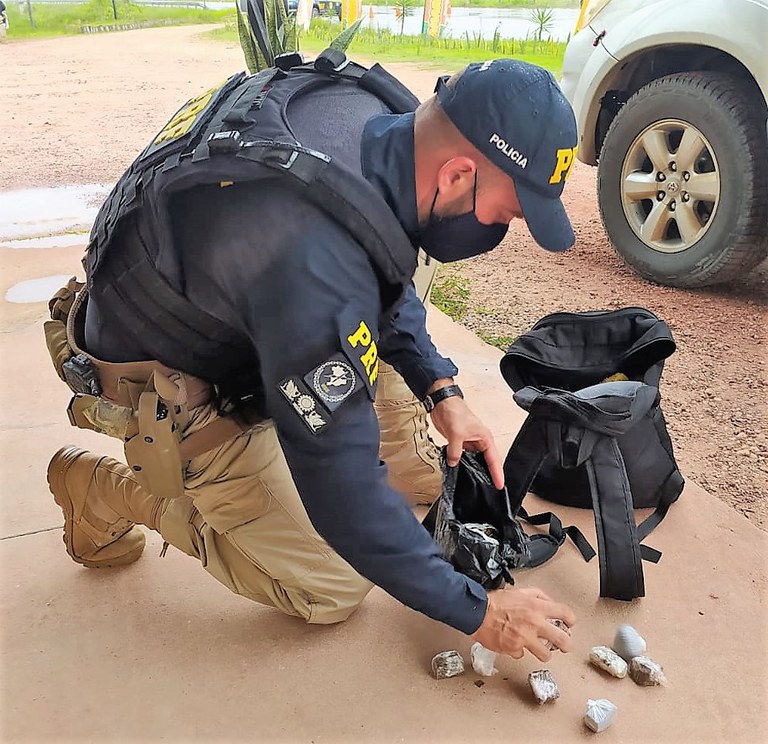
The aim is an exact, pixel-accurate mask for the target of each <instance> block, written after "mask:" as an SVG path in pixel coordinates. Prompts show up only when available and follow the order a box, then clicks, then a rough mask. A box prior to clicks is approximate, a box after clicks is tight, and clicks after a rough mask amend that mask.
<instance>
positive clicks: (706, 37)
mask: <svg viewBox="0 0 768 744" xmlns="http://www.w3.org/2000/svg"><path fill="white" fill-rule="evenodd" d="M695 5H696V11H695V13H694V12H692V11H691V3H677V2H675V3H670V2H653V3H651V4H649V5H646V6H644V7H637V8H636V10H635V11H634V12H632V13H622V14H618V13H614V14H612V13H610V12H607V13H606V14H605V15H604V14H600V15H598V16H597V18H595V19H594V21H593V22H592V26H591V27H588V28H586V29H584V30H583V31H582V32H581V33H580V34H579V35H581V34H584V35H585V36H586V37H590V38H591V39H593V40H594V39H595V38H596V37H598V35H601V38H600V41H599V42H598V47H597V49H596V50H595V53H593V54H592V55H591V56H590V57H589V59H588V61H587V64H586V66H585V67H584V71H583V73H582V74H581V81H583V82H580V83H579V85H578V86H577V88H576V91H575V93H574V96H573V98H572V100H574V101H588V102H589V104H590V105H589V106H588V107H584V106H583V107H581V110H580V111H579V112H578V113H577V121H578V125H579V132H580V133H583V134H581V135H580V137H581V139H582V140H583V141H582V142H581V146H580V150H579V158H580V159H581V160H583V161H584V162H587V163H590V164H592V165H594V164H595V163H596V153H595V143H594V131H595V126H596V122H597V116H598V114H599V111H600V106H599V103H600V99H602V97H603V95H604V94H605V92H606V91H607V90H610V89H611V88H612V87H615V82H616V80H617V79H618V78H619V76H620V73H621V68H622V66H623V64H624V63H625V61H626V60H628V59H630V58H631V57H633V56H634V55H636V54H638V53H640V52H646V51H648V50H649V49H653V48H657V47H663V46H676V45H680V44H691V45H695V46H707V47H712V48H714V49H719V50H722V51H724V52H726V53H727V54H730V55H731V56H732V57H734V58H735V59H737V60H738V61H739V62H741V64H742V65H744V67H745V68H746V69H747V70H748V71H749V72H750V74H751V75H752V77H753V78H754V79H755V81H756V82H757V85H758V86H759V87H760V90H761V91H762V94H763V100H764V101H766V100H768V55H767V54H766V52H765V46H766V39H768V5H767V4H765V3H764V2H760V1H759V0H697V2H696V3H695ZM609 8H610V6H609ZM745 29H749V33H745ZM639 30H641V31H639ZM576 38H577V37H574V39H576ZM572 43H573V42H572ZM601 48H602V52H603V53H602V54H598V53H597V51H598V50H600V49H601Z"/></svg>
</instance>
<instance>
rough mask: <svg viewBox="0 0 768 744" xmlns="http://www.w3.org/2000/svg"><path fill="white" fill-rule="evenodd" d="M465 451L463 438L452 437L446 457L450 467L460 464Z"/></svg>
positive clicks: (446, 450) (446, 449)
mask: <svg viewBox="0 0 768 744" xmlns="http://www.w3.org/2000/svg"><path fill="white" fill-rule="evenodd" d="M463 451H464V442H463V440H462V438H461V437H451V438H450V439H449V440H448V444H447V446H446V448H445V457H446V460H447V461H448V465H450V467H454V466H455V465H458V464H459V460H460V459H461V453H462V452H463Z"/></svg>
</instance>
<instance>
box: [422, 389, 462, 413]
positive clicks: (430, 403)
mask: <svg viewBox="0 0 768 744" xmlns="http://www.w3.org/2000/svg"><path fill="white" fill-rule="evenodd" d="M454 395H458V396H459V398H463V397H464V393H462V392H461V388H460V387H459V386H458V385H446V386H445V387H441V388H439V389H438V390H435V392H434V393H430V394H429V395H427V397H426V398H424V400H423V401H421V402H422V403H423V404H424V408H426V409H427V413H430V412H431V411H433V410H434V409H435V406H436V405H437V404H438V403H439V402H440V401H441V400H445V399H446V398H453V396H454Z"/></svg>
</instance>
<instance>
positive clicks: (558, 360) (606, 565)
mask: <svg viewBox="0 0 768 744" xmlns="http://www.w3.org/2000/svg"><path fill="white" fill-rule="evenodd" d="M674 350H675V341H674V339H673V337H672V333H671V331H670V329H669V327H668V326H667V324H666V323H664V322H663V321H662V320H660V319H659V318H658V317H657V316H656V315H654V314H653V313H652V312H650V311H649V310H646V309H645V308H640V307H628V308H623V309H621V310H615V311H606V312H603V311H598V312H586V313H555V314H553V315H548V316H546V317H545V318H542V319H541V320H540V321H538V322H537V323H536V324H535V325H534V326H533V328H531V330H530V331H528V332H527V333H525V334H523V335H522V336H520V337H519V338H518V339H517V340H516V341H515V342H514V343H513V344H512V345H511V346H510V347H509V349H508V351H507V353H506V354H505V356H504V357H503V358H502V360H501V372H502V375H503V377H504V379H505V380H506V381H507V383H508V384H509V386H510V387H511V388H512V389H513V390H514V391H515V395H514V397H515V401H516V402H517V403H518V404H519V405H520V406H521V407H523V408H524V409H526V410H527V411H528V413H529V415H528V418H527V419H526V421H525V423H524V424H523V427H522V428H521V430H520V432H519V433H518V435H517V437H516V438H515V441H514V442H513V444H512V446H511V448H510V450H509V453H508V455H507V458H506V460H505V463H504V474H505V482H506V487H507V490H508V491H509V499H510V505H511V508H512V509H513V511H514V513H516V514H517V515H518V516H520V517H521V518H524V519H526V520H527V521H528V522H529V523H531V524H547V523H549V524H550V535H551V536H552V537H553V539H552V540H551V541H550V542H549V543H548V544H546V546H548V548H549V550H550V554H549V555H548V556H546V557H544V560H546V558H548V557H551V556H552V555H554V553H555V552H556V550H557V547H558V546H559V544H560V543H562V541H564V540H565V537H566V536H568V535H569V534H570V536H571V537H574V539H575V541H576V542H577V545H578V546H579V547H580V549H581V551H582V554H583V555H584V556H585V558H587V559H589V558H590V557H591V555H590V551H589V550H585V549H584V541H582V540H581V539H580V538H579V536H580V533H579V534H578V535H577V534H576V533H577V532H578V531H574V528H567V529H563V528H562V527H561V526H560V523H559V520H557V518H556V517H553V515H551V514H549V513H547V514H542V515H536V516H533V517H529V516H528V515H527V513H526V512H525V510H524V509H523V508H522V501H523V499H524V497H525V494H526V493H527V492H528V491H529V490H530V491H532V492H533V493H535V494H537V495H538V496H541V497H542V498H544V499H547V500H549V501H554V502H556V503H559V504H564V505H566V506H576V507H581V508H592V509H593V510H594V512H595V526H596V531H597V540H598V554H599V556H600V596H603V597H612V598H615V599H624V600H630V599H634V598H635V597H642V596H644V594H645V586H644V580H643V570H642V564H641V558H642V559H645V560H650V561H653V562H657V561H658V560H659V558H660V555H661V554H660V553H659V552H658V551H655V550H653V549H652V548H648V547H647V546H644V545H640V543H641V542H642V541H643V540H644V539H645V538H646V537H647V535H648V534H649V533H650V532H651V531H652V530H653V529H654V528H655V527H656V526H657V525H658V524H659V523H660V522H661V520H662V519H663V518H664V516H665V515H666V513H667V510H668V509H669V507H670V506H671V504H673V503H674V502H675V501H676V500H677V498H678V496H679V495H680V492H681V491H682V489H683V485H684V480H683V477H682V475H681V474H680V471H679V470H678V467H677V463H676V462H675V458H674V454H673V451H672V442H671V440H670V438H669V434H668V432H667V428H666V423H665V421H664V414H663V413H662V410H661V405H660V394H659V381H660V379H661V373H662V370H663V367H664V360H665V359H666V358H667V357H668V356H670V354H672V353H673V352H674ZM648 507H652V508H654V509H655V511H654V513H653V514H652V515H651V516H649V517H648V518H647V519H646V520H645V521H643V522H642V523H641V524H640V525H636V524H635V519H634V509H638V508H648ZM553 520H554V521H553ZM541 545H542V547H545V544H543V543H542V544H541ZM592 555H594V553H593V552H592ZM540 562H541V561H540Z"/></svg>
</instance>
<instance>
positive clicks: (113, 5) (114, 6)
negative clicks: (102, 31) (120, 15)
mask: <svg viewBox="0 0 768 744" xmlns="http://www.w3.org/2000/svg"><path fill="white" fill-rule="evenodd" d="M112 15H113V16H114V17H115V20H117V6H116V5H115V0H112Z"/></svg>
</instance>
